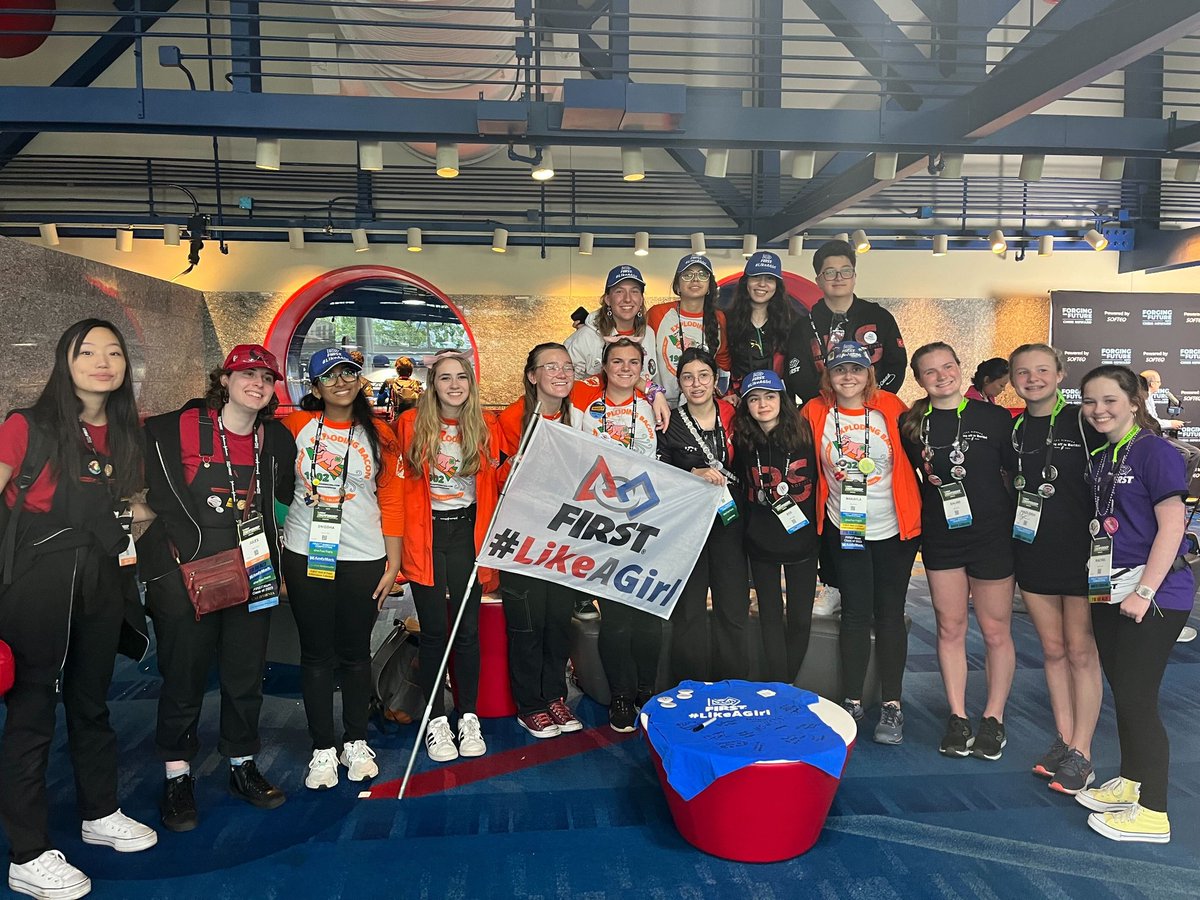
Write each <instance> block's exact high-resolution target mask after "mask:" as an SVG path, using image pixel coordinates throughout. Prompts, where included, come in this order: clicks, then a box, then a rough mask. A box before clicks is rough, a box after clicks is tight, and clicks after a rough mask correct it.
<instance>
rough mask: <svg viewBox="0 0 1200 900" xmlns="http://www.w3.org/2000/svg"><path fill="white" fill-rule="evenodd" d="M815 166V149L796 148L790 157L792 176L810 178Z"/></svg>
mask: <svg viewBox="0 0 1200 900" xmlns="http://www.w3.org/2000/svg"><path fill="white" fill-rule="evenodd" d="M816 166H817V153H816V151H815V150H797V151H796V154H795V155H794V156H793V157H792V177H793V178H799V179H801V180H807V179H809V178H812V177H813V171H814V170H815V169H816Z"/></svg>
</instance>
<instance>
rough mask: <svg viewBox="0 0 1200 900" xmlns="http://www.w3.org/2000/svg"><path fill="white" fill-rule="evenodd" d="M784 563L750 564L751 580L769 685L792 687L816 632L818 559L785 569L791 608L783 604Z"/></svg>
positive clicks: (752, 562) (759, 562) (807, 560)
mask: <svg viewBox="0 0 1200 900" xmlns="http://www.w3.org/2000/svg"><path fill="white" fill-rule="evenodd" d="M780 567H781V566H780V563H777V562H764V561H763V560H760V559H752V560H750V576H751V577H752V578H753V579H754V591H755V593H756V594H757V596H758V625H759V628H760V629H761V631H762V646H763V657H764V659H765V660H766V672H765V680H766V681H782V682H783V683H784V684H791V683H792V682H793V681H795V680H796V676H797V675H798V674H800V667H801V666H802V665H804V655H805V654H806V653H807V652H808V638H809V635H810V633H811V632H812V610H813V595H814V594H816V591H817V557H816V556H815V555H814V556H813V557H812V559H806V560H804V561H803V562H798V563H788V564H787V565H784V566H782V568H783V575H784V577H785V578H787V608H786V610H785V608H784V602H783V582H782V580H781V579H780V577H779V570H780Z"/></svg>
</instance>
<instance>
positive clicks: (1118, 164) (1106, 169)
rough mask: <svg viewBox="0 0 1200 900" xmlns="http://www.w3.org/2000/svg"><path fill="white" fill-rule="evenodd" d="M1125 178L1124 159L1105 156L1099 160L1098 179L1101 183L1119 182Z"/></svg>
mask: <svg viewBox="0 0 1200 900" xmlns="http://www.w3.org/2000/svg"><path fill="white" fill-rule="evenodd" d="M1124 177H1125V157H1123V156H1106V157H1104V158H1103V159H1102V160H1100V179H1101V180H1102V181H1120V180H1121V179H1122V178H1124Z"/></svg>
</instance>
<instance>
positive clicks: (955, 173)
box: [938, 153, 963, 178]
mask: <svg viewBox="0 0 1200 900" xmlns="http://www.w3.org/2000/svg"><path fill="white" fill-rule="evenodd" d="M962 170H963V155H962V154H961V153H943V154H942V171H940V172H938V175H939V176H940V177H942V178H962Z"/></svg>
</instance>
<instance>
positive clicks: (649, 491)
mask: <svg viewBox="0 0 1200 900" xmlns="http://www.w3.org/2000/svg"><path fill="white" fill-rule="evenodd" d="M574 500H575V502H576V503H582V502H584V501H589V500H590V501H594V502H595V503H599V504H600V505H601V506H603V507H604V508H605V509H607V510H610V511H611V512H620V513H625V515H626V516H627V517H628V518H630V519H634V518H637V517H638V516H640V515H641V514H642V513H644V512H646V511H647V510H651V509H653V508H654V507H656V506H657V505H658V503H659V499H658V492H657V491H655V490H654V485H653V483H652V482H651V481H650V474H649V473H648V472H642V474H640V475H637V476H635V477H634V478H617V477H614V476H613V474H612V472H611V471H609V468H608V463H607V462H605V461H604V457H603V456H597V457H596V461H595V462H594V463H592V467H591V468H590V469H588V473H587V475H585V476H584V478H583V481H581V482H579V487H578V488H576V489H575V497H574Z"/></svg>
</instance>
